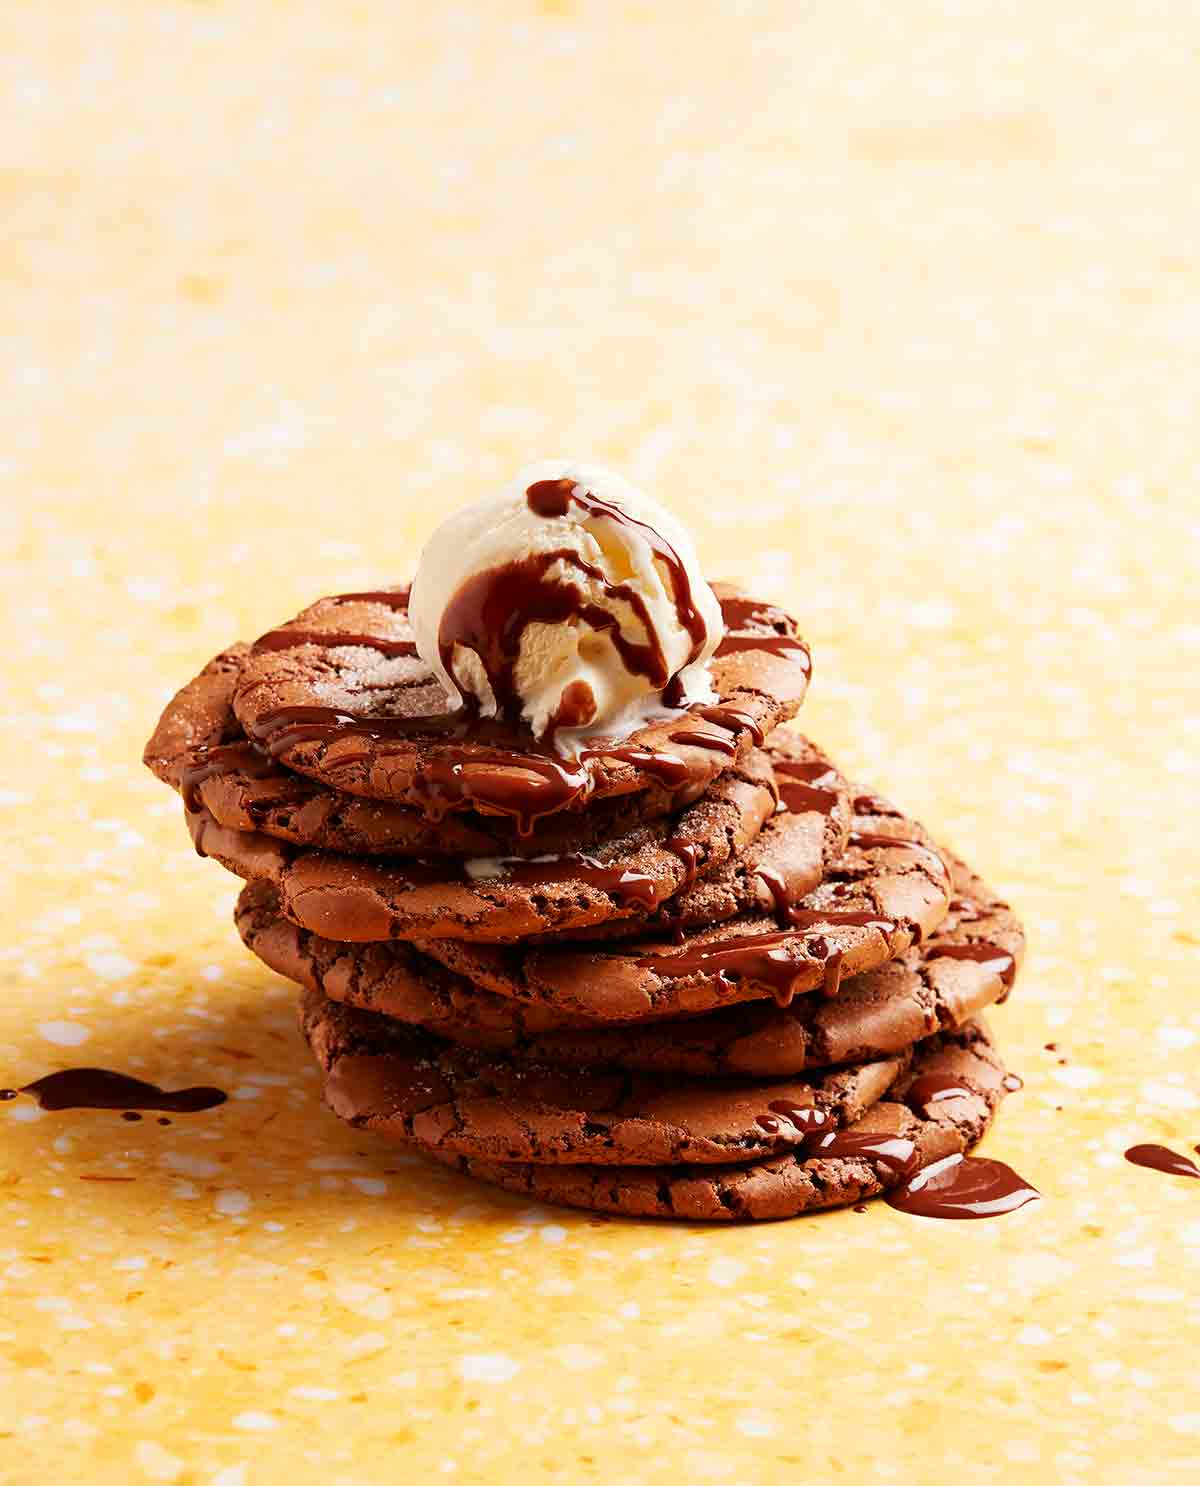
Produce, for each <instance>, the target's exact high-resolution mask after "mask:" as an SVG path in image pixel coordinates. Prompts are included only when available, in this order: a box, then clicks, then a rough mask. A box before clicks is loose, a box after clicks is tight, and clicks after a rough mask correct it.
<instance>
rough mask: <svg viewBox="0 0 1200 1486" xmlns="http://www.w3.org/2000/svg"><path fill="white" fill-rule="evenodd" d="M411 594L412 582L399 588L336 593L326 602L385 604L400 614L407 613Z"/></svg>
mask: <svg viewBox="0 0 1200 1486" xmlns="http://www.w3.org/2000/svg"><path fill="white" fill-rule="evenodd" d="M411 594H412V584H411V583H402V584H401V585H400V586H399V587H397V588H371V589H368V590H366V592H364V593H335V594H333V595H332V596H331V597H330V598H329V599H328V600H326V602H327V603H330V604H383V605H384V606H385V607H386V608H388V609H394V610H396V612H397V613H398V614H407V613H408V600H409V597H410V595H411Z"/></svg>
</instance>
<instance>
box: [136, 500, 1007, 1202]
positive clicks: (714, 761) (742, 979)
mask: <svg viewBox="0 0 1200 1486" xmlns="http://www.w3.org/2000/svg"><path fill="white" fill-rule="evenodd" d="M533 488H534V487H532V486H531V487H530V492H531V497H532V491H533ZM531 503H532V500H531ZM614 591H615V590H614ZM680 592H681V590H679V589H678V587H677V590H676V595H677V599H678V595H679V593H680ZM713 592H714V593H715V595H716V599H717V601H718V602H719V604H720V611H721V618H722V623H723V633H721V634H720V635H719V636H714V637H713V645H715V652H712V651H711V649H710V654H711V659H710V660H709V661H708V663H707V665H708V675H709V676H710V678H711V689H710V690H709V692H708V694H707V696H706V697H705V698H704V699H703V700H702V701H696V702H689V701H688V700H687V699H686V697H680V696H678V695H676V696H675V697H673V698H665V700H664V698H660V703H661V705H660V706H659V708H658V711H657V714H656V715H654V716H652V717H650V718H649V719H648V720H644V721H642V722H641V723H640V724H639V725H637V726H635V727H634V728H633V729H632V730H631V731H626V732H624V733H621V734H619V735H616V736H610V737H605V736H604V735H603V734H599V733H597V732H596V731H595V729H593V730H592V732H591V734H590V735H589V736H588V738H587V741H586V746H583V745H578V744H577V745H576V746H574V747H572V748H571V749H562V748H560V747H559V746H557V745H556V743H555V740H554V739H553V737H550V738H547V737H546V736H545V735H543V736H541V737H538V736H535V734H534V733H533V732H532V731H531V730H530V729H529V728H528V727H523V726H522V725H521V724H520V723H519V720H513V719H511V718H509V719H507V720H506V719H504V718H503V717H500V716H493V717H491V718H488V717H486V716H483V715H481V714H480V712H479V711H478V709H476V710H472V709H471V708H470V707H467V706H463V705H458V706H451V705H448V699H447V694H446V686H445V682H444V679H443V678H442V677H441V676H439V675H438V674H436V672H435V669H434V668H431V666H430V665H429V664H427V663H426V661H425V660H423V659H422V658H421V655H420V654H419V653H418V648H417V642H416V639H415V637H414V627H413V625H412V624H410V619H409V612H408V609H409V592H408V590H407V589H405V588H395V589H383V590H380V591H377V592H369V593H352V594H342V595H339V596H337V597H334V598H327V599H322V600H321V601H319V602H318V603H316V604H314V605H313V606H311V607H310V608H308V609H306V610H305V611H304V612H303V613H302V614H300V615H299V616H298V617H297V618H296V619H294V620H292V621H290V622H289V623H288V624H286V625H284V626H283V627H282V628H280V629H276V630H272V631H270V632H269V633H268V634H266V635H264V636H263V637H262V638H261V639H260V640H258V641H257V642H256V643H255V644H253V645H239V646H235V647H233V648H232V649H230V650H227V651H225V652H224V653H223V654H221V655H219V656H217V658H216V659H215V660H213V661H212V662H211V663H210V664H209V665H208V666H206V667H205V669H204V670H203V671H202V672H201V673H200V675H199V676H197V677H196V678H195V680H193V681H192V682H190V683H189V684H188V685H187V686H185V687H184V688H183V690H182V691H181V692H180V693H179V694H178V695H177V696H176V697H175V698H174V700H173V701H172V702H171V703H170V705H169V706H168V708H167V709H166V712H165V713H164V715H163V717H162V720H161V721H160V723H159V726H158V728H157V730H156V731H155V734H154V736H153V738H152V739H151V741H150V743H149V745H148V746H147V750H146V762H147V763H148V765H149V766H150V768H151V769H152V770H153V771H154V772H155V773H156V774H157V775H158V777H159V778H160V779H162V780H164V781H165V782H167V783H168V784H170V785H171V786H173V787H174V788H175V789H176V790H178V791H179V793H180V794H181V796H182V799H183V805H184V810H185V814H186V819H187V824H188V827H189V829H190V832H191V836H192V840H193V842H194V844H195V846H196V849H197V850H198V851H199V852H200V853H201V854H202V855H204V856H207V857H211V858H212V859H214V860H215V861H217V862H219V863H220V864H221V865H222V866H224V867H226V868H228V869H229V870H230V871H232V872H234V873H236V874H237V875H238V876H239V877H241V878H243V879H244V880H245V882H246V886H245V888H244V890H243V892H242V894H241V897H240V899H239V902H238V905H237V912H236V918H237V925H238V928H239V931H240V932H241V935H242V938H243V939H244V941H245V943H246V945H247V946H248V947H249V948H250V950H251V951H253V953H254V954H256V955H257V956H258V957H259V958H260V959H261V960H263V961H264V962H265V963H266V964H267V965H269V966H270V967H271V968H272V969H273V970H275V971H277V972H278V973H279V974H281V975H283V976H285V977H287V978H288V979H290V980H292V981H294V982H295V983H296V984H297V985H298V986H299V987H300V988H301V993H300V1021H301V1026H302V1028H303V1031H304V1035H305V1037H306V1038H307V1040H308V1043H309V1045H310V1047H311V1049H312V1053H313V1056H314V1057H315V1058H316V1060H317V1062H318V1064H319V1065H320V1068H321V1070H322V1074H323V1079H324V1092H325V1098H326V1101H327V1103H328V1104H329V1106H330V1108H331V1109H332V1110H333V1111H334V1112H335V1113H336V1114H337V1115H339V1116H340V1117H341V1118H342V1119H344V1120H346V1121H348V1122H349V1123H350V1124H352V1125H354V1126H355V1127H358V1128H363V1129H367V1130H370V1131H372V1132H374V1133H375V1134H377V1135H378V1136H380V1137H381V1138H382V1139H384V1140H389V1141H394V1142H399V1143H402V1144H403V1145H405V1146H406V1147H411V1148H414V1149H416V1150H418V1151H421V1152H423V1153H424V1154H426V1155H428V1156H429V1157H431V1158H432V1159H434V1160H436V1161H439V1162H443V1163H445V1164H446V1165H449V1166H452V1167H454V1168H456V1169H457V1170H459V1171H461V1172H464V1173H467V1174H469V1175H471V1176H474V1177H477V1178H479V1179H481V1180H483V1181H486V1182H491V1183H495V1184H497V1185H499V1186H501V1187H504V1188H507V1189H509V1190H510V1191H513V1192H518V1193H521V1194H523V1195H524V1196H527V1197H531V1198H538V1199H544V1200H546V1201H550V1202H557V1203H565V1204H569V1205H571V1206H575V1207H582V1208H588V1209H593V1210H598V1211H603V1212H612V1213H630V1214H637V1215H642V1216H651V1217H661V1218H680V1219H718V1220H731V1219H748V1218H782V1217H788V1216H792V1215H795V1214H798V1213H801V1212H806V1211H810V1210H814V1209H821V1208H829V1207H835V1206H839V1205H843V1204H853V1203H858V1202H860V1201H862V1200H864V1199H866V1198H869V1197H873V1196H875V1195H877V1194H880V1193H884V1192H889V1191H892V1192H897V1191H903V1190H906V1189H909V1190H912V1189H916V1188H917V1187H919V1186H920V1184H921V1180H922V1175H924V1176H926V1177H927V1176H928V1168H929V1167H930V1165H931V1163H941V1167H942V1168H943V1169H945V1168H948V1167H951V1166H954V1165H956V1164H960V1163H958V1162H957V1158H958V1157H959V1156H960V1155H961V1154H962V1153H964V1152H966V1151H967V1150H968V1149H969V1148H970V1147H971V1146H973V1145H974V1144H975V1143H976V1142H977V1141H978V1140H979V1139H980V1137H981V1136H982V1134H983V1133H984V1130H985V1129H986V1127H987V1126H988V1124H989V1122H990V1120H991V1117H992V1115H993V1113H994V1111H995V1108H996V1106H997V1104H998V1103H999V1101H1000V1099H1001V1098H1002V1096H1003V1094H1004V1092H1005V1090H1006V1088H1009V1087H1015V1086H1016V1082H1017V1081H1016V1080H1014V1079H1012V1078H1011V1076H1007V1075H1006V1074H1005V1071H1004V1069H1003V1067H1002V1065H1001V1063H1000V1060H999V1057H998V1055H997V1053H996V1050H995V1047H994V1045H993V1042H992V1040H991V1036H990V1034H989V1032H988V1029H987V1027H986V1026H985V1024H984V1022H983V1021H982V1020H980V1013H981V1012H982V1011H983V1010H984V1009H985V1008H986V1007H987V1006H989V1005H990V1004H991V1003H993V1002H997V1001H1001V1000H1003V999H1004V998H1005V996H1006V995H1007V994H1008V991H1009V989H1010V988H1011V986H1012V983H1013V979H1014V976H1015V973H1016V969H1017V966H1018V963H1019V961H1020V958H1021V953H1022V948H1023V937H1022V933H1021V929H1020V926H1019V924H1018V923H1017V921H1016V919H1015V918H1014V916H1013V914H1012V913H1011V912H1010V910H1009V909H1008V907H1007V905H1006V904H1004V903H1002V902H999V901H998V900H997V898H996V896H995V895H994V894H993V893H992V892H991V891H990V890H989V889H988V888H987V887H986V886H985V885H984V883H982V882H981V881H980V879H979V878H978V877H976V876H975V875H974V873H973V872H972V871H971V870H970V869H969V868H968V867H967V866H966V865H965V864H964V863H963V862H961V861H959V860H958V859H957V858H956V857H953V856H951V855H950V854H949V853H948V852H946V851H945V850H943V849H941V848H939V847H938V846H936V845H935V844H934V843H933V842H932V841H931V840H929V838H928V837H927V836H926V834H925V833H924V831H923V830H922V829H921V827H920V826H919V825H917V824H916V823H915V822H914V821H912V820H910V819H908V818H907V817H905V816H904V815H903V814H902V813H901V812H900V811H899V810H897V809H896V808H895V807H894V806H893V805H891V804H890V803H888V802H887V801H886V800H885V799H883V798H881V797H880V796H878V795H877V794H875V793H873V792H871V790H870V789H868V788H864V787H863V786H862V785H859V784H852V783H850V782H848V781H847V780H846V779H844V778H843V776H842V775H841V773H840V772H839V770H838V768H837V766H836V764H835V763H833V762H831V760H830V759H829V758H827V757H826V756H825V755H824V754H823V753H822V752H821V750H820V749H819V748H818V747H816V746H815V745H814V744H813V743H811V742H809V741H808V740H807V739H806V738H805V737H803V736H802V735H801V734H800V733H798V732H796V731H794V730H792V729H791V728H789V727H787V726H785V724H787V723H788V722H789V721H790V720H791V719H792V718H793V717H794V716H795V715H796V713H797V712H798V711H799V709H800V706H801V703H802V701H803V699H804V695H805V691H806V689H807V686H808V680H809V655H808V650H807V648H806V646H805V644H804V642H803V641H802V640H801V639H800V637H799V635H798V633H797V626H796V624H795V623H794V621H793V620H792V619H791V618H790V617H789V616H788V615H787V614H786V613H784V612H783V611H782V610H780V609H779V608H777V607H776V606H774V605H772V604H770V603H767V602H764V601H761V600H759V599H756V598H755V597H754V596H753V595H750V594H746V593H744V592H740V591H735V590H734V589H732V588H727V587H721V586H719V585H714V588H713ZM414 607H415V606H414ZM418 632H419V631H418ZM718 641H719V643H718ZM565 695H566V693H565V692H564V696H565ZM573 695H574V697H575V698H576V699H578V697H579V695H580V692H579V691H578V689H574V690H573ZM664 696H665V694H664ZM671 702H674V703H675V705H669V703H671ZM947 1158H955V1159H953V1160H949V1161H948V1160H947ZM966 1164H968V1165H969V1164H970V1163H966ZM977 1164H979V1165H984V1164H988V1165H991V1164H995V1163H977Z"/></svg>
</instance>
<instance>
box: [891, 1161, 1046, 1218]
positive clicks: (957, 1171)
mask: <svg viewBox="0 0 1200 1486" xmlns="http://www.w3.org/2000/svg"><path fill="white" fill-rule="evenodd" d="M885 1197H886V1200H887V1203H888V1205H889V1206H890V1207H894V1208H895V1209H896V1210H897V1211H898V1212H902V1213H910V1214H912V1215H913V1216H915V1217H919V1218H998V1217H1000V1216H1002V1215H1003V1214H1004V1213H1011V1212H1015V1211H1016V1210H1017V1209H1018V1208H1020V1207H1024V1206H1025V1205H1026V1204H1027V1203H1030V1202H1036V1201H1038V1199H1039V1198H1040V1197H1041V1193H1040V1192H1039V1191H1038V1190H1037V1189H1036V1188H1035V1187H1031V1186H1030V1185H1029V1183H1028V1182H1027V1181H1026V1180H1025V1178H1024V1177H1021V1176H1018V1175H1017V1173H1016V1172H1015V1171H1014V1170H1013V1169H1012V1167H1011V1166H1006V1165H1005V1164H1004V1162H1003V1161H992V1160H988V1159H986V1158H984V1157H982V1156H950V1157H947V1158H946V1160H944V1161H938V1162H935V1163H934V1165H932V1166H928V1167H926V1168H925V1170H924V1171H919V1172H918V1173H917V1174H916V1175H915V1176H913V1177H910V1178H909V1180H908V1181H906V1182H904V1183H902V1185H900V1186H898V1187H895V1188H893V1189H892V1190H891V1191H890V1192H887V1193H886V1194H885Z"/></svg>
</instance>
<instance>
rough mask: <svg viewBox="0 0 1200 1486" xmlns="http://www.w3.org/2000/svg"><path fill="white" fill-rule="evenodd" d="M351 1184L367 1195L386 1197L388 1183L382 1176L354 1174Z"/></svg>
mask: <svg viewBox="0 0 1200 1486" xmlns="http://www.w3.org/2000/svg"><path fill="white" fill-rule="evenodd" d="M350 1185H351V1186H352V1187H355V1188H357V1190H358V1191H360V1192H362V1193H363V1194H364V1196H367V1197H386V1196H387V1189H388V1184H387V1182H386V1180H385V1179H384V1178H383V1177H381V1176H352V1177H351V1178H350Z"/></svg>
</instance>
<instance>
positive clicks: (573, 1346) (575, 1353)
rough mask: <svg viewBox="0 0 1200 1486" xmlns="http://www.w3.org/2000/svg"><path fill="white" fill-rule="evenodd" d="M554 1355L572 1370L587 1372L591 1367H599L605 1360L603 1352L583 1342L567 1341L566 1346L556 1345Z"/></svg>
mask: <svg viewBox="0 0 1200 1486" xmlns="http://www.w3.org/2000/svg"><path fill="white" fill-rule="evenodd" d="M554 1356H555V1358H556V1359H557V1360H558V1361H559V1362H561V1363H562V1365H563V1366H564V1367H565V1368H567V1369H568V1370H569V1371H570V1372H586V1371H587V1369H588V1368H590V1367H599V1366H600V1364H601V1363H602V1362H603V1361H604V1353H603V1352H601V1351H599V1350H598V1349H597V1348H596V1347H588V1346H585V1345H584V1344H583V1343H582V1342H567V1343H566V1345H565V1346H561V1347H556V1348H555V1349H554Z"/></svg>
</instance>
